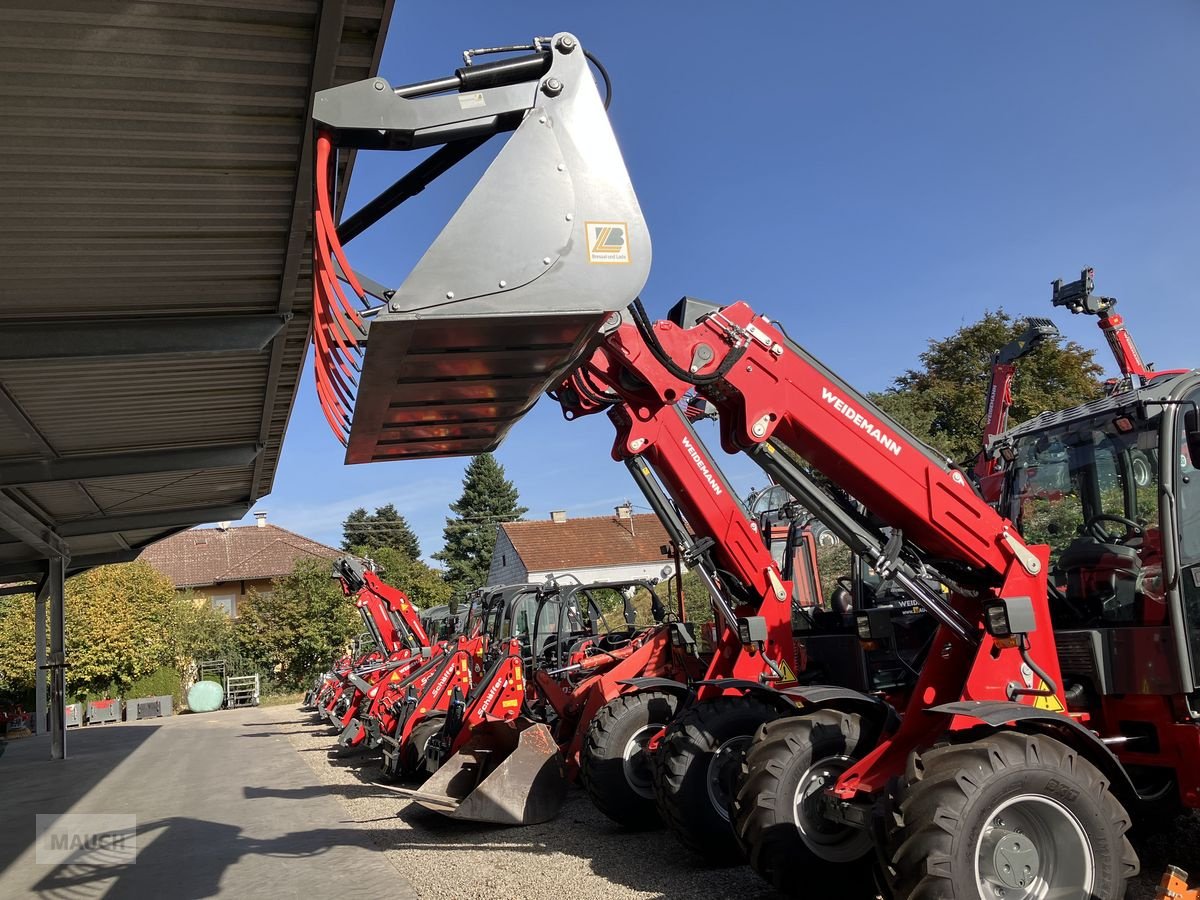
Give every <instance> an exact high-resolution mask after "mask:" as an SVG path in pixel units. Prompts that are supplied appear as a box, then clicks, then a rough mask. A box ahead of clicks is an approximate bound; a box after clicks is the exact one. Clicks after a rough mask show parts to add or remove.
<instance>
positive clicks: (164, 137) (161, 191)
mask: <svg viewBox="0 0 1200 900" xmlns="http://www.w3.org/2000/svg"><path fill="white" fill-rule="evenodd" d="M326 2H329V0H326ZM390 6H391V3H390V0H362V2H348V3H345V4H344V18H343V19H342V27H341V30H340V33H338V32H336V31H335V32H334V38H333V39H334V42H335V44H336V62H335V66H334V70H333V82H334V83H342V82H346V81H353V80H357V79H361V78H365V77H368V76H369V75H370V74H372V73H373V71H374V67H375V66H376V65H377V63H378V57H379V50H380V45H381V42H382V37H381V23H383V24H384V25H386V23H385V22H384V20H385V17H386V16H387V15H389V14H390ZM331 8H332V9H337V8H338V6H337V5H332V6H331ZM321 16H322V3H321V2H320V0H308V2H304V0H300V2H293V0H219V2H212V3H195V2H183V0H138V2H106V3H96V2H94V0H43V2H28V3H25V4H20V3H18V4H14V3H7V4H4V5H3V7H0V107H2V108H3V109H4V110H5V124H4V140H3V141H2V142H0V197H2V198H3V200H2V201H0V205H2V206H3V209H4V215H2V216H0V246H4V248H5V273H4V279H3V281H2V282H0V327H3V323H4V321H5V320H8V321H14V320H22V319H25V320H28V319H37V320H53V319H56V318H59V317H63V318H74V317H84V316H86V317H109V316H112V317H119V316H130V315H139V316H166V317H173V316H178V315H181V314H187V315H214V314H218V315H219V314H248V313H271V314H275V313H285V314H286V313H292V314H293V315H294V318H293V319H292V320H291V321H290V322H289V323H288V325H287V326H286V327H285V328H284V330H283V331H282V332H281V333H280V334H279V335H278V336H277V337H276V338H275V342H276V343H278V344H280V346H279V347H278V348H276V349H275V352H274V355H273V354H272V347H271V345H268V347H267V349H266V350H264V351H262V352H244V353H239V354H227V355H217V356H209V357H172V358H158V359H149V358H142V359H135V358H120V359H88V360H71V361H62V360H43V361H33V362H29V361H22V362H0V385H2V386H3V387H4V388H5V389H6V390H7V392H8V394H9V395H10V397H11V399H12V400H13V401H15V403H16V404H17V406H18V407H19V408H20V409H21V410H22V411H23V413H24V415H25V416H26V417H27V418H28V420H29V421H30V422H32V423H33V425H34V426H35V427H36V430H37V432H38V433H39V434H40V437H38V436H33V437H31V436H30V435H29V434H28V428H27V427H25V425H22V426H20V427H18V426H17V424H16V423H15V422H14V421H13V419H12V417H11V416H6V415H5V414H4V411H3V409H0V464H2V461H3V459H5V458H9V459H18V458H26V459H27V458H31V457H34V456H46V455H50V454H55V455H58V456H60V457H69V456H71V455H72V454H80V453H100V452H120V451H125V450H144V449H151V448H164V447H167V448H169V447H185V446H196V445H208V444H228V443H242V442H249V443H262V444H263V446H264V450H263V452H262V454H261V456H260V458H259V462H258V464H257V467H256V465H254V464H251V465H248V466H244V467H238V468H235V469H232V470H231V469H221V470H216V471H212V472H204V473H191V474H188V473H175V474H173V475H171V476H169V477H168V476H162V477H160V476H151V477H149V480H147V476H138V477H129V478H115V479H105V480H103V481H95V482H86V483H84V484H82V485H80V484H77V483H72V484H53V485H43V486H38V487H31V488H21V489H20V490H21V498H22V500H23V501H28V502H29V504H31V505H33V506H35V507H36V508H37V509H39V510H41V511H43V512H44V513H46V514H47V515H49V516H51V517H53V518H54V519H55V520H56V521H58V522H61V521H70V520H74V519H78V518H81V517H83V518H88V517H95V516H98V515H104V514H109V513H111V514H113V515H123V514H126V513H128V512H130V511H133V510H144V509H153V510H158V509H172V508H179V509H186V508H195V507H202V506H217V505H220V504H227V503H231V502H237V501H246V502H249V501H252V500H254V499H257V497H258V496H261V495H262V494H264V493H266V492H267V491H269V490H270V487H271V483H272V479H273V477H274V472H275V468H276V464H277V462H278V458H279V452H280V448H281V445H282V440H283V435H284V431H285V429H286V426H287V422H288V417H289V415H290V411H291V406H292V402H293V399H294V397H295V391H296V386H297V383H298V379H299V373H300V367H301V365H302V363H303V360H304V354H305V348H306V343H307V335H308V331H309V294H310V290H311V288H310V282H309V273H310V270H311V267H310V265H309V262H308V259H307V257H308V253H309V252H310V251H309V244H308V242H307V240H306V239H305V238H304V237H303V235H299V236H295V237H294V236H293V234H292V224H293V216H294V205H295V204H297V203H298V204H299V208H300V211H301V213H302V215H301V218H300V219H299V223H300V225H301V226H302V227H305V226H307V223H308V209H309V199H310V192H311V188H310V173H309V172H308V171H303V172H301V171H300V169H301V166H300V161H301V151H302V146H303V143H304V142H303V140H302V138H303V135H304V133H305V125H306V114H307V108H308V99H309V95H310V92H311V90H312V84H311V81H312V78H313V72H314V65H315V59H316V56H317V53H316V50H317V36H318V25H319V22H320V21H321ZM305 168H307V166H306V167H305ZM298 186H299V192H297V187H298ZM297 243H300V244H302V245H301V246H299V247H298V250H299V253H300V256H299V265H298V266H296V265H295V263H293V267H292V270H293V276H292V277H293V278H294V280H292V278H287V277H285V276H286V268H285V260H286V258H287V256H288V248H289V245H291V246H292V247H293V258H294V255H295V252H296V250H297V247H296V244H297ZM47 327H48V328H49V327H52V322H51V323H49V324H48V326H47ZM0 399H3V398H0ZM25 424H26V425H27V424H28V423H25ZM256 471H257V477H256ZM168 482H170V483H169V484H168ZM89 495H90V497H89ZM181 524H183V523H181ZM164 533H165V532H164V530H163V529H162V528H157V529H154V530H149V531H147V530H145V529H143V530H141V531H137V532H128V533H126V534H125V535H124V536H123V537H122V536H116V535H114V536H112V537H108V536H104V539H103V540H101V541H100V542H99V543H100V545H102V549H103V547H104V546H107V547H108V548H109V549H113V550H117V549H120V548H121V546H122V545H123V544H124V543H128V542H129V538H131V537H132V538H133V539H134V540H135V541H137V543H139V544H140V543H143V542H144V541H146V540H149V539H152V538H154V537H160V536H162V534H164ZM2 539H3V538H2V533H0V540H2ZM104 541H107V542H108V543H107V544H106V545H105V544H104ZM71 544H72V552H73V554H76V555H77V554H78V552H82V548H83V547H84V546H87V547H89V548H92V547H94V546H96V545H97V541H96V540H95V539H93V538H92V537H90V536H89V537H87V538H72V539H71ZM77 546H78V547H79V548H80V550H77V549H76V548H77ZM15 552H16V551H15V548H11V547H6V548H5V550H4V551H3V552H0V560H3V559H5V558H10V557H12V555H13V554H14V553H15ZM87 552H101V551H96V550H94V549H93V550H88V551H87Z"/></svg>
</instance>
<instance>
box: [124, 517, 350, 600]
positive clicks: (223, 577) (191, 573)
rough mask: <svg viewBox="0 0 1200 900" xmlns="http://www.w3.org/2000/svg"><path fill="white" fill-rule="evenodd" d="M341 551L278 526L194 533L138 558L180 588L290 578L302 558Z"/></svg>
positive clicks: (167, 541)
mask: <svg viewBox="0 0 1200 900" xmlns="http://www.w3.org/2000/svg"><path fill="white" fill-rule="evenodd" d="M341 555H342V552H341V551H340V550H335V549H334V548H333V547H328V546H326V545H325V544H320V543H317V542H316V541H313V540H309V539H308V538H306V537H304V536H303V535H299V534H296V533H295V532H294V531H288V530H287V529H286V528H280V527H279V526H278V525H264V526H262V527H259V526H258V525H248V526H243V527H239V528H227V529H220V528H193V529H190V530H188V531H181V532H180V533H179V534H175V535H172V536H171V537H169V538H166V539H164V540H161V541H158V542H157V543H155V544H151V545H150V546H149V547H147V548H146V549H145V550H143V551H142V553H141V555H140V556H139V557H138V559H140V560H143V561H145V562H148V563H149V564H150V565H151V566H153V567H154V568H155V569H157V570H158V571H160V572H162V573H163V574H164V575H166V576H167V577H168V578H170V579H171V581H172V582H173V583H174V585H175V587H177V588H186V587H202V586H204V585H209V584H220V583H221V582H225V581H241V580H245V581H251V580H253V579H256V578H278V577H279V576H281V575H287V574H289V573H290V572H291V571H292V569H293V568H295V565H296V562H297V560H299V559H302V558H304V557H309V556H311V557H316V558H318V559H334V558H336V557H338V556H341Z"/></svg>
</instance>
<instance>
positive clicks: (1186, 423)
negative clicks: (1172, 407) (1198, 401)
mask: <svg viewBox="0 0 1200 900" xmlns="http://www.w3.org/2000/svg"><path fill="white" fill-rule="evenodd" d="M1183 437H1184V440H1185V441H1187V448H1188V455H1189V456H1190V457H1191V458H1192V465H1193V466H1197V465H1200V410H1197V409H1196V407H1194V406H1193V407H1192V408H1191V409H1189V410H1188V411H1187V412H1185V413H1184V414H1183Z"/></svg>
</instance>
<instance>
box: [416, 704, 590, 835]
mask: <svg viewBox="0 0 1200 900" xmlns="http://www.w3.org/2000/svg"><path fill="white" fill-rule="evenodd" d="M566 794H567V782H566V777H565V775H564V774H563V767H562V757H561V756H559V753H558V747H557V746H556V745H555V743H554V738H553V736H552V735H551V734H550V729H548V728H547V727H546V726H545V725H541V724H532V723H530V724H526V725H524V726H522V725H520V724H514V723H510V722H496V723H492V724H489V725H484V726H480V727H478V728H476V730H475V733H474V734H472V735H471V738H470V739H469V740H468V741H467V743H466V744H464V745H463V747H462V749H461V750H460V751H459V752H458V753H456V754H454V756H452V757H450V758H449V759H448V760H446V762H445V763H443V764H442V767H441V768H440V769H438V770H437V772H436V773H434V775H433V776H432V777H431V778H430V779H429V780H428V781H426V782H425V784H424V785H422V786H421V788H420V790H417V791H413V792H412V794H411V797H412V798H413V799H414V800H415V801H417V802H418V803H420V804H421V805H422V806H424V807H426V808H427V809H432V810H434V811H435V812H440V813H443V814H444V815H447V816H449V817H450V818H452V819H465V820H469V821H472V822H494V823H496V824H499V825H534V824H537V823H539V822H547V821H549V820H550V819H553V818H554V817H555V816H556V815H558V812H559V810H560V809H562V805H563V803H564V801H565V800H566Z"/></svg>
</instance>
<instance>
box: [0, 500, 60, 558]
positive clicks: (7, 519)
mask: <svg viewBox="0 0 1200 900" xmlns="http://www.w3.org/2000/svg"><path fill="white" fill-rule="evenodd" d="M0 530H3V531H7V532H8V533H9V534H11V535H12V536H13V537H14V538H16V539H17V540H18V541H20V542H21V543H22V544H25V545H26V546H28V547H31V548H32V549H34V550H36V551H37V552H38V553H40V554H42V555H43V556H46V557H50V556H70V555H71V551H70V548H68V547H67V542H66V541H64V540H63V535H62V534H61V533H58V532H56V531H55V530H54V528H53V527H52V526H51V525H50V524H49V523H47V522H45V521H43V520H42V519H39V518H38V517H37V516H35V515H34V514H33V513H31V512H29V510H27V509H26V508H25V507H24V506H22V505H21V504H20V503H18V502H17V501H16V500H14V499H13V498H12V497H10V496H9V495H8V494H6V493H4V491H0Z"/></svg>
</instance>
